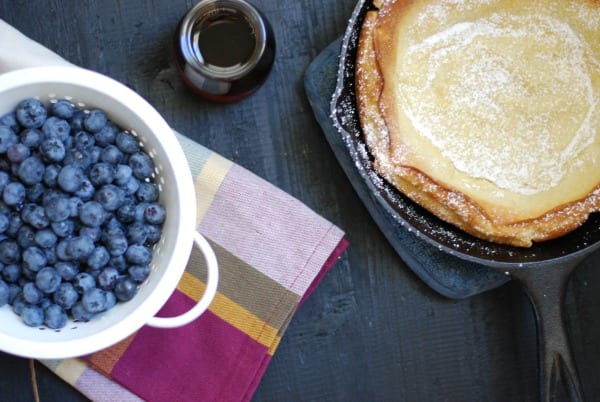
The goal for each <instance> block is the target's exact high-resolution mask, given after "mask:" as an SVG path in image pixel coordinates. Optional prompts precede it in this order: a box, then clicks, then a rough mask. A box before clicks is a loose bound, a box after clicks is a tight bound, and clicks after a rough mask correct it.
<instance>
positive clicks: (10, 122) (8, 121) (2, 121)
mask: <svg viewBox="0 0 600 402" xmlns="http://www.w3.org/2000/svg"><path fill="white" fill-rule="evenodd" d="M0 125H2V126H8V127H10V128H11V129H12V130H13V131H14V132H15V133H16V132H18V131H19V128H20V127H19V123H18V122H17V117H16V116H15V113H14V112H9V113H6V114H5V115H4V116H2V117H0Z"/></svg>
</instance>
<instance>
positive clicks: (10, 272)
mask: <svg viewBox="0 0 600 402" xmlns="http://www.w3.org/2000/svg"><path fill="white" fill-rule="evenodd" d="M20 277H21V267H20V266H19V265H18V264H7V265H5V266H4V269H3V270H2V278H3V279H4V280H5V281H6V282H9V283H15V282H17V281H18V280H19V278H20Z"/></svg>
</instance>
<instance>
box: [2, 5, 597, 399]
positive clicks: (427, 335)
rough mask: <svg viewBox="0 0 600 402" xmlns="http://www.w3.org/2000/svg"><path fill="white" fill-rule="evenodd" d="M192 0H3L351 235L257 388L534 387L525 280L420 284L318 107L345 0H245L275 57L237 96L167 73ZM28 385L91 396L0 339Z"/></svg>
mask: <svg viewBox="0 0 600 402" xmlns="http://www.w3.org/2000/svg"><path fill="white" fill-rule="evenodd" d="M192 3H193V2H192V1H190V0H168V1H167V0H164V1H157V0H154V1H141V0H138V1H119V0H98V1H75V0H66V1H56V0H53V1H46V0H44V1H42V0H38V1H27V0H19V1H16V0H0V18H2V19H4V20H6V21H7V22H8V23H10V24H12V25H13V26H15V27H16V28H18V29H20V30H21V31H22V32H24V33H25V34H27V35H28V36H30V37H31V38H33V39H35V40H37V41H39V42H41V43H42V44H44V45H45V46H47V47H49V48H50V49H52V50H54V51H56V52H57V53H59V54H60V55H62V56H64V57H65V58H66V59H68V60H70V61H72V62H74V63H76V64H79V65H81V66H83V67H87V68H90V69H92V70H96V71H99V72H101V73H104V74H107V75H109V76H111V77H113V78H116V79H118V80H120V81H122V82H124V83H126V84H127V85H129V86H130V87H132V88H133V89H135V90H136V91H138V92H139V93H140V94H141V95H142V96H144V97H145V98H146V99H148V100H149V101H150V103H152V104H153V105H154V106H155V107H156V108H157V109H158V110H159V111H160V112H161V113H162V114H163V115H164V117H165V119H166V120H167V121H168V122H169V123H170V124H171V125H172V126H173V127H174V128H175V129H177V130H178V131H180V132H181V133H184V134H186V135H187V136H189V137H191V138H193V139H194V140H196V141H198V142H200V143H202V144H204V145H205V146H207V147H209V148H211V149H213V150H215V151H217V152H219V153H220V154H222V155H224V156H225V157H227V158H230V159H232V160H233V161H235V162H237V163H238V164H240V165H242V166H244V167H246V168H248V169H250V170H251V171H253V172H254V173H256V174H257V175H259V176H261V177H263V178H264V179H266V180H268V181H270V182H272V183H274V184H275V185H277V186H278V187H280V188H282V189H283V190H285V191H287V192H289V193H290V194H292V195H293V196H295V197H297V198H298V199H300V200H302V201H303V202H305V203H306V204H307V205H309V206H310V207H311V208H313V209H314V210H316V211H318V212H319V213H320V214H322V215H323V216H324V217H326V218H327V219H329V220H331V221H333V222H335V223H336V224H338V225H339V226H340V227H342V228H343V229H344V230H345V231H346V232H347V237H348V239H349V240H350V242H351V246H350V248H349V249H348V251H347V252H346V253H345V254H344V255H343V256H342V258H341V259H340V261H339V262H338V263H337V266H336V267H335V269H334V270H333V271H332V272H331V273H330V274H329V275H327V276H326V277H325V279H324V280H323V282H322V284H321V285H320V286H319V287H318V289H317V290H316V291H315V293H314V294H313V296H312V297H311V298H310V299H309V300H308V301H307V302H306V303H305V305H304V306H303V307H302V308H301V310H300V311H299V312H298V314H297V316H296V317H295V318H294V320H293V321H292V322H291V325H290V327H289V329H288V331H287V333H286V334H285V336H284V337H283V340H282V342H281V345H280V347H279V349H278V350H277V352H276V354H275V356H274V358H273V361H272V363H271V365H270V366H269V368H268V370H267V372H266V375H265V376H264V378H263V380H262V382H261V384H260V387H259V389H258V391H257V392H256V394H255V397H254V400H255V401H283V400H290V401H367V400H377V401H436V402H437V401H457V402H458V401H487V402H494V401H499V402H500V401H534V400H536V392H537V391H536V389H537V384H536V340H535V324H534V320H533V314H532V311H531V308H530V306H529V303H528V300H527V298H526V297H525V295H524V294H523V293H522V291H521V290H520V288H519V287H518V286H516V285H515V284H513V283H508V284H507V285H504V286H502V287H500V288H498V289H495V290H492V291H489V292H486V293H484V294H482V295H478V296H474V297H471V298H468V299H465V300H452V299H448V298H445V297H442V296H440V295H438V294H437V293H435V292H434V291H432V290H431V289H430V288H429V287H427V286H426V285H425V284H424V283H423V282H422V281H421V280H420V279H419V278H418V277H417V276H416V275H415V274H413V272H412V271H411V270H410V269H409V268H407V266H406V265H405V264H404V263H403V261H402V260H401V259H400V258H399V257H398V256H397V254H396V253H395V252H394V250H393V249H392V248H391V247H390V245H389V244H388V242H387V241H386V240H385V237H384V236H383V234H382V233H381V231H380V230H379V228H378V227H377V225H376V224H375V223H374V222H373V220H372V219H371V217H370V215H369V214H368V213H367V211H366V209H365V208H364V206H363V205H362V203H361V201H360V200H359V198H358V197H357V196H356V194H355V192H354V190H353V188H352V186H351V184H350V183H349V181H348V180H347V178H346V176H345V175H344V173H343V171H342V169H341V168H340V166H339V164H338V162H337V160H336V158H335V156H334V154H333V153H332V151H331V149H330V147H329V144H328V143H327V141H326V139H325V138H324V136H323V133H322V131H321V128H320V127H319V125H318V123H317V121H316V120H315V118H314V116H313V113H312V110H311V108H310V106H309V104H308V101H307V98H306V95H305V91H304V87H303V79H304V72H305V70H306V68H307V67H308V65H309V64H310V62H311V61H312V60H313V59H314V58H315V57H316V56H317V55H318V54H319V53H320V51H321V50H322V49H324V48H325V47H326V46H327V45H328V44H329V43H331V42H332V41H334V40H335V39H336V38H338V37H339V36H340V35H341V34H342V33H343V31H344V29H345V26H346V23H347V20H348V18H349V16H350V14H351V12H352V9H353V7H354V0H318V1H317V0H297V1H278V0H254V4H255V5H257V6H258V7H259V8H260V9H261V10H262V11H263V12H264V14H265V15H266V16H267V17H268V19H269V20H270V22H271V24H272V25H273V28H274V30H275V34H276V39H277V43H278V48H277V56H276V62H275V65H274V68H273V71H272V74H271V76H270V77H269V79H268V81H267V82H266V84H265V85H264V87H262V88H261V90H260V91H259V92H258V93H256V94H255V95H253V96H252V97H250V98H248V99H246V100H244V101H242V102H239V103H236V104H231V105H219V104H213V103H209V102H206V101H203V100H200V99H199V98H197V97H195V96H194V95H192V94H191V93H190V92H189V91H188V90H186V88H185V87H184V86H183V85H182V83H181V81H180V80H179V78H178V77H177V75H176V72H175V68H174V64H173V61H172V57H171V54H172V53H171V39H172V35H173V31H174V28H175V26H176V24H177V22H178V20H179V18H180V17H181V16H182V15H183V14H184V13H185V11H186V10H187V9H188V8H189V7H190V6H191V5H192ZM1 40H2V38H0V41H1ZM593 265H594V264H584V266H582V267H580V269H579V270H578V271H577V272H576V274H575V275H574V278H573V280H572V281H571V284H570V286H569V292H568V294H567V300H566V304H567V312H568V315H569V320H568V328H569V330H570V331H571V340H572V344H573V348H574V352H575V357H576V360H577V364H578V367H579V371H580V376H581V380H582V382H583V386H584V390H585V392H586V395H587V397H588V400H590V401H594V400H599V398H600V382H598V381H595V379H596V377H597V374H596V373H598V370H599V369H600V359H599V357H600V341H599V339H600V325H597V324H595V321H596V320H595V319H594V318H595V317H597V316H598V315H599V314H600V297H598V295H597V292H596V291H595V288H596V287H598V286H599V285H600V274H599V273H598V270H597V269H595V267H594V266H593ZM0 325H1V323H0ZM32 368H33V370H32ZM32 372H34V373H35V377H36V382H37V391H34V387H33V385H32ZM35 392H39V399H40V400H41V401H48V402H50V401H61V402H66V401H80V400H85V398H84V397H83V396H82V395H80V394H79V393H78V392H77V391H75V390H73V389H72V388H71V387H70V386H68V385H67V384H65V383H63V382H62V380H60V379H58V378H57V377H55V376H54V375H53V374H52V373H50V372H49V371H48V370H47V369H45V368H44V367H43V366H42V365H40V364H39V363H35V362H30V361H28V360H26V359H21V358H16V357H12V356H9V355H5V354H0V400H2V401H14V402H17V401H31V400H34V399H35Z"/></svg>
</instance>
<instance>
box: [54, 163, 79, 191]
mask: <svg viewBox="0 0 600 402" xmlns="http://www.w3.org/2000/svg"><path fill="white" fill-rule="evenodd" d="M84 177H85V175H84V173H83V170H81V168H80V167H77V166H71V165H67V166H63V167H62V169H61V170H60V172H59V173H58V178H57V182H58V185H59V186H60V188H62V189H63V190H64V191H66V192H68V193H73V192H75V191H77V190H79V189H80V188H81V184H82V183H83V179H84Z"/></svg>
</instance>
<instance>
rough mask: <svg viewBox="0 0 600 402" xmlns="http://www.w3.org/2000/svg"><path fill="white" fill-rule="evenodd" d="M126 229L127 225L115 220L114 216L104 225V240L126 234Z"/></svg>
mask: <svg viewBox="0 0 600 402" xmlns="http://www.w3.org/2000/svg"><path fill="white" fill-rule="evenodd" d="M125 231H126V228H125V225H123V223H122V222H121V221H120V220H119V219H117V218H115V217H114V216H111V217H110V218H109V219H107V220H106V223H105V224H104V232H103V236H102V238H106V237H107V236H108V237H110V236H113V235H122V234H125Z"/></svg>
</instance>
